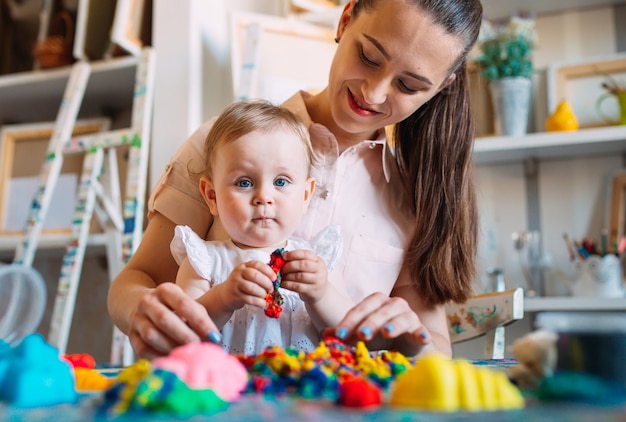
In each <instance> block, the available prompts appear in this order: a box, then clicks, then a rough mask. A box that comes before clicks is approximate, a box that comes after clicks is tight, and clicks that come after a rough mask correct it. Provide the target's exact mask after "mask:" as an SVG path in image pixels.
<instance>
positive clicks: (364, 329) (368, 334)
mask: <svg viewBox="0 0 626 422" xmlns="http://www.w3.org/2000/svg"><path fill="white" fill-rule="evenodd" d="M359 332H360V333H361V334H362V335H363V337H365V338H370V337H371V336H372V329H371V328H370V327H368V326H367V325H364V326H362V327H361V328H359Z"/></svg>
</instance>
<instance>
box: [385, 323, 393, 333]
mask: <svg viewBox="0 0 626 422" xmlns="http://www.w3.org/2000/svg"><path fill="white" fill-rule="evenodd" d="M384 328H385V331H387V332H388V333H389V334H391V333H393V330H395V328H393V325H392V324H385V327H384Z"/></svg>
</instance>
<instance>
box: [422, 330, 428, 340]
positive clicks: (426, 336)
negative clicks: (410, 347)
mask: <svg viewBox="0 0 626 422" xmlns="http://www.w3.org/2000/svg"><path fill="white" fill-rule="evenodd" d="M420 337H421V338H422V340H428V333H427V332H426V331H422V332H421V333H420Z"/></svg>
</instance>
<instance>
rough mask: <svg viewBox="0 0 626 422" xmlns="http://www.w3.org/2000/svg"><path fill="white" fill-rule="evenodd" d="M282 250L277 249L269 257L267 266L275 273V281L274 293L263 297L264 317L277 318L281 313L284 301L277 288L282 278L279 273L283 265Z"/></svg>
mask: <svg viewBox="0 0 626 422" xmlns="http://www.w3.org/2000/svg"><path fill="white" fill-rule="evenodd" d="M284 250H285V249H284V248H279V249H276V250H275V251H274V252H272V255H270V262H269V264H268V265H269V266H270V267H271V268H272V270H274V272H275V273H276V280H274V282H273V284H274V291H273V292H272V293H268V294H267V295H266V296H265V301H266V302H267V307H266V308H265V315H267V316H268V317H270V318H278V317H279V316H280V313H281V312H282V311H283V307H282V306H281V305H282V304H283V303H284V299H283V296H282V295H281V294H280V292H279V291H278V288H279V287H280V280H281V278H282V276H281V273H280V271H281V270H282V269H283V265H285V258H283V251H284Z"/></svg>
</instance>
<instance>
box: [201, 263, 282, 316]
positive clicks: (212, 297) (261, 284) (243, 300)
mask: <svg viewBox="0 0 626 422" xmlns="http://www.w3.org/2000/svg"><path fill="white" fill-rule="evenodd" d="M275 278H276V274H275V273H274V271H273V270H272V269H271V268H270V266H269V265H267V264H266V263H263V262H261V261H255V260H252V261H248V262H245V263H243V264H239V265H238V266H236V267H235V268H234V269H233V271H232V272H231V273H230V275H229V276H228V278H227V279H226V281H224V282H223V283H219V284H216V285H214V286H213V287H212V288H211V289H209V290H208V291H206V293H204V294H203V295H202V296H200V297H199V298H198V299H197V301H198V303H200V304H201V305H202V306H204V308H205V309H206V310H207V312H208V314H209V316H210V317H211V319H212V320H213V322H215V324H216V325H217V326H218V328H220V329H221V328H222V327H223V326H224V324H226V322H228V320H229V319H230V317H231V316H232V314H233V312H234V311H235V310H237V309H240V308H242V307H243V306H244V305H252V306H256V307H258V308H261V309H265V304H266V303H265V296H266V295H267V294H268V293H270V292H272V291H273V290H274V286H273V284H272V281H273V280H274V279H275Z"/></svg>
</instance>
